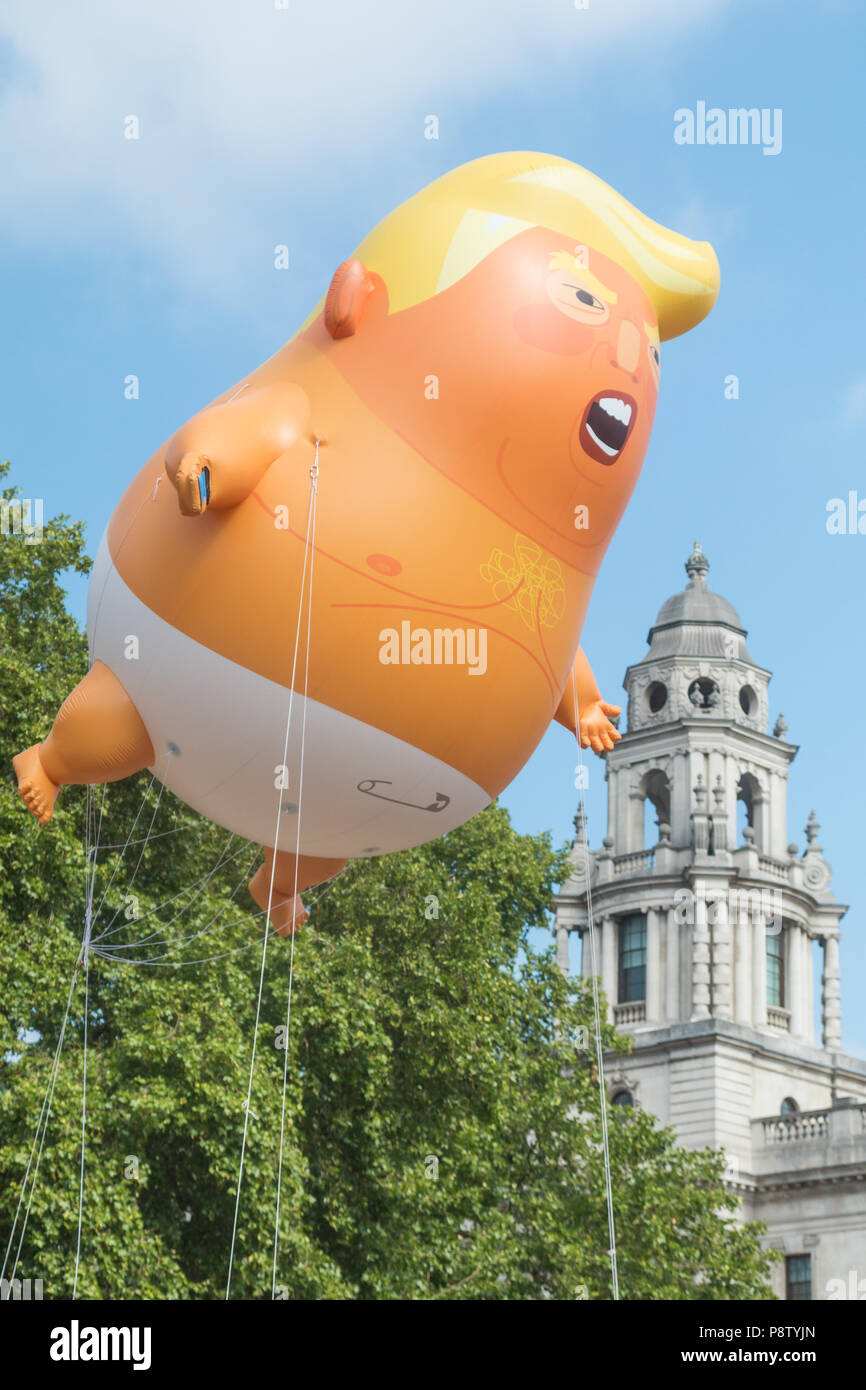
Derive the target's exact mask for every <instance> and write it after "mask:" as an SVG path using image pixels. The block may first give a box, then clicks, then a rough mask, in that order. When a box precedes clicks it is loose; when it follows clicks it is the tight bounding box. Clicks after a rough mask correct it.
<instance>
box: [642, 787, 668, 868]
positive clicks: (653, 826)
mask: <svg viewBox="0 0 866 1390" xmlns="http://www.w3.org/2000/svg"><path fill="white" fill-rule="evenodd" d="M643 794H644V833H643V843H644V848H645V849H650V848H651V847H652V846H653V845H655V844H658V840H659V832H658V827H659V826H660V825H670V823H671V787H670V782H669V781H668V779H667V776H666V775H665V773H664V772H662V770H661V768H660V767H654V768H653V769H652V770H651V771H650V772H648V773H647V774H646V776H645V777H644V779H643Z"/></svg>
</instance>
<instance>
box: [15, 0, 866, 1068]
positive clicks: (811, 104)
mask: <svg viewBox="0 0 866 1390" xmlns="http://www.w3.org/2000/svg"><path fill="white" fill-rule="evenodd" d="M864 51H866V21H864V13H863V5H862V4H861V3H853V0H852V2H851V3H849V2H848V0H833V2H831V0H825V2H824V3H820V0H819V2H818V3H812V4H809V5H791V4H790V3H781V2H780V0H704V2H703V3H691V4H688V5H687V4H684V3H683V0H607V3H603V0H589V8H588V9H586V10H578V9H576V8H575V7H574V4H573V0H572V2H571V3H570V2H569V0H558V2H557V3H552V2H551V0H539V2H538V3H536V4H533V5H531V6H530V5H526V4H518V3H512V2H510V0H506V2H504V3H503V0H499V3H495V4H494V3H492V0H474V3H473V4H471V5H466V4H465V3H462V0H460V3H458V0H440V3H439V4H437V5H436V6H435V7H426V6H425V7H421V6H409V5H406V4H400V3H397V0H380V3H378V4H377V5H376V6H374V7H372V8H371V7H362V6H356V5H352V4H349V3H347V0H335V2H333V3H324V4H319V5H316V6H306V5H303V4H302V3H301V0H289V3H288V8H287V9H285V10H280V9H277V8H276V6H274V5H273V4H271V3H268V0H260V3H259V4H258V5H250V4H249V3H242V2H241V0H211V3H209V4H207V5H205V4H200V3H191V2H190V3H181V4H177V3H171V4H169V3H166V2H165V0H149V3H148V4H147V5H146V6H142V7H129V6H117V5H116V4H112V3H110V0H89V2H87V3H83V4H80V5H78V6H75V7H67V6H61V5H59V4H57V3H55V4H53V5H49V7H48V12H47V13H46V10H45V8H44V7H42V6H37V7H34V6H33V5H32V4H30V5H28V4H26V3H21V2H20V0H10V2H9V3H7V4H6V6H5V7H4V16H3V18H2V20H0V161H2V163H0V187H2V188H3V216H2V218H0V240H2V262H0V264H2V269H0V279H2V302H3V305H4V312H3V327H4V331H3V333H2V336H0V355H2V371H0V425H2V431H0V454H2V455H3V456H4V457H7V458H9V459H11V461H12V463H13V474H14V480H15V481H16V482H17V483H18V484H19V485H20V486H21V488H22V490H23V492H24V494H25V496H31V497H42V498H43V499H44V505H45V509H46V514H52V513H55V512H60V511H62V512H67V513H69V514H70V515H72V516H74V517H83V518H84V519H85V520H86V523H87V533H88V542H89V545H90V548H91V550H93V549H95V546H96V543H97V541H98V539H99V535H100V533H101V531H102V528H103V526H104V525H105V522H106V520H107V518H108V516H109V514H110V512H111V510H112V508H113V506H114V504H115V502H116V500H117V497H118V495H119V494H120V492H121V491H122V489H123V487H124V486H125V484H126V481H127V479H128V478H129V477H130V476H131V474H132V473H133V472H134V471H136V470H137V469H138V467H139V466H140V465H141V463H142V462H143V461H144V459H145V458H147V457H148V456H149V454H150V453H151V452H152V451H153V449H154V448H155V447H156V445H157V444H158V443H159V442H160V441H161V440H163V439H164V438H166V437H167V436H168V435H169V434H170V433H171V432H172V431H173V430H174V429H175V428H176V427H177V426H178V425H179V424H180V423H181V422H182V421H183V420H184V419H185V418H186V417H187V416H189V415H190V414H192V413H193V412H194V411H195V410H197V409H198V408H199V407H200V406H201V405H202V404H204V403H205V402H206V401H207V400H209V399H210V398H211V397H213V396H215V395H216V394H218V393H219V392H221V391H222V390H224V389H225V387H226V386H227V385H228V384H230V383H231V382H233V381H235V380H236V379H237V378H239V377H240V376H241V375H243V374H244V373H245V372H246V371H248V370H249V369H250V368H251V367H253V366H254V365H256V364H257V363H259V362H260V361H262V360H263V359H264V358H266V357H268V356H270V354H271V353H272V352H273V351H274V350H275V349H276V348H277V347H278V346H279V345H280V344H282V343H283V342H284V341H285V340H286V339H287V338H289V337H290V336H291V335H292V333H293V332H294V330H295V328H296V327H297V325H298V324H299V322H300V321H301V320H302V319H303V318H304V317H305V316H306V314H307V313H308V312H309V309H310V308H311V307H312V305H313V304H314V303H315V302H316V300H317V299H318V298H319V296H320V294H321V293H322V291H323V289H324V288H325V286H326V285H327V282H328V279H329V277H330V274H331V273H332V271H333V269H334V268H335V267H336V265H337V264H338V263H339V262H340V261H341V260H343V259H344V258H345V256H346V255H347V254H348V253H349V252H350V251H351V249H352V248H353V247H354V246H355V245H356V244H357V243H358V241H359V240H360V239H361V237H362V236H363V235H364V234H365V233H366V231H367V230H368V229H369V228H370V227H371V226H372V225H374V224H375V223H376V222H377V221H378V220H379V219H380V218H381V217H382V216H383V215H384V214H385V213H386V212H388V211H389V210H390V209H391V208H392V207H394V206H395V205H396V204H397V203H399V202H400V201H402V200H403V199H404V198H405V197H407V196H409V195H410V194H412V193H414V192H415V191H417V189H418V188H420V187H422V186H423V185H424V184H425V183H427V182H429V180H430V179H432V178H434V177H436V176H437V175H438V174H440V173H442V172H444V171H445V170H446V169H448V168H450V167H453V166H454V165H456V164H459V163H462V162H463V161H464V160H467V159H471V158H474V157H475V156H477V155H481V154H486V153H490V152H492V151H495V150H504V149H534V150H539V151H545V152H549V153H554V154H558V155H563V156H565V157H566V158H569V159H572V160H574V161H575V162H577V163H579V164H583V165H585V166H586V167H588V168H589V169H591V170H592V171H593V172H594V173H597V174H599V175H600V176H601V177H602V178H604V179H606V180H607V181H608V182H609V183H611V184H612V185H613V186H614V187H615V188H617V189H618V190H619V191H620V192H622V193H623V194H625V196H626V197H628V198H629V199H630V200H631V201H632V202H634V203H635V204H636V205H637V206H638V207H639V208H641V209H642V210H643V211H645V212H647V213H648V214H649V215H651V216H652V217H654V218H656V219H657V220H659V221H661V222H663V223H665V224H667V225H670V226H673V227H675V228H676V229H677V230H679V231H682V232H685V233H687V234H689V235H692V236H696V237H700V238H707V239H708V240H711V241H712V242H713V244H714V246H715V247H716V250H717V253H718V256H719V260H720V263H721V267H722V289H721V294H720V297H719V301H718V304H717V306H716V308H715V310H714V311H713V313H712V315H711V316H710V318H709V319H708V320H707V321H706V323H704V324H703V325H702V326H701V327H700V328H699V329H698V330H696V331H695V332H694V333H692V334H690V335H688V336H687V337H686V338H683V339H681V340H677V341H674V342H672V343H670V344H668V345H666V346H665V347H664V348H663V353H662V388H661V396H660V400H659V408H658V412H657V416H656V425H655V431H654V434H653V439H652V442H651V444H650V448H649V452H648V455H647V460H646V463H645V465H644V471H643V475H642V478H641V480H640V482H639V484H638V487H637V490H636V492H635V495H634V497H633V499H632V502H631V504H630V507H629V509H628V512H627V514H626V516H625V518H624V520H623V522H622V523H621V525H620V527H619V530H618V532H617V535H616V537H615V539H614V541H613V543H612V545H611V547H610V550H609V552H608V555H607V559H606V561H605V565H604V568H603V570H602V573H601V577H600V579H599V582H598V585H597V587H596V591H595V596H594V600H593V604H592V607H591V610H590V614H589V618H588V622H587V626H586V630H585V634H584V646H585V648H586V650H587V652H588V654H589V656H590V660H591V661H592V664H593V666H594V669H595V671H596V674H597V676H598V678H599V682H600V684H601V686H602V690H603V692H604V694H605V695H606V697H607V698H610V699H614V700H617V701H618V700H619V698H620V696H621V693H622V691H621V682H622V676H623V673H624V671H625V668H626V666H627V665H628V664H629V663H630V662H632V661H635V660H638V659H640V657H641V656H642V655H643V653H644V651H645V638H646V632H647V629H648V627H649V626H650V624H651V622H652V621H653V619H654V617H655V614H656V611H657V609H658V607H659V605H660V604H661V603H662V601H663V600H664V599H665V598H666V597H667V596H668V595H669V594H670V593H672V592H674V590H676V589H678V588H681V587H682V584H683V583H684V579H685V576H684V574H683V569H682V565H683V561H684V560H685V558H686V556H687V554H688V553H689V550H690V548H691V545H692V542H693V541H694V539H695V538H696V537H698V538H699V539H700V540H701V541H702V543H703V546H704V549H705V551H706V553H707V554H708V556H709V558H710V561H711V564H712V569H711V571H710V584H711V586H712V587H713V588H715V589H717V590H718V591H719V592H721V593H723V594H724V595H725V596H726V597H727V598H729V599H730V600H731V601H732V602H733V603H734V605H735V606H736V608H737V609H738V610H739V612H740V614H741V616H742V618H743V621H744V623H745V625H746V627H747V628H748V629H749V646H750V650H751V652H752V655H753V656H754V658H755V660H756V661H758V662H759V663H760V664H761V665H763V666H766V667H769V668H770V669H771V670H772V671H773V672H774V677H773V682H772V685H771V720H774V719H775V716H776V715H777V714H778V712H779V711H780V710H782V711H784V714H785V717H786V718H787V720H788V723H789V726H790V728H789V734H788V737H789V739H790V740H791V741H792V742H794V743H798V744H800V745H801V747H800V752H799V754H798V756H797V759H796V761H795V763H794V765H793V769H792V774H791V780H790V788H789V804H790V820H789V834H790V838H791V839H792V840H796V841H798V842H799V843H800V844H801V845H802V844H803V843H804V837H803V833H802V827H803V826H804V825H805V822H806V819H807V816H808V813H809V811H810V809H811V808H812V807H813V806H814V807H815V808H816V810H817V813H818V818H819V820H820V822H821V826H822V830H821V836H820V839H821V843H822V845H823V846H824V850H825V853H826V856H827V858H828V860H829V861H830V863H831V864H832V866H833V868H834V871H835V888H836V892H837V896H838V897H839V898H840V899H841V900H842V901H844V902H848V903H850V904H851V910H850V912H849V914H848V916H847V918H846V919H845V921H844V922H843V939H842V968H843V1037H844V1042H845V1045H846V1047H848V1048H849V1049H852V1050H854V1049H856V1050H857V1051H861V1052H863V1053H864V1054H866V1021H864V1017H863V1011H862V1010H861V1009H860V1008H859V998H860V996H861V995H862V993H863V991H864V987H866V939H864V932H863V926H862V923H863V918H864V910H866V872H864V856H863V853H862V848H861V839H862V825H863V814H862V813H863V806H864V788H866V739H864V738H863V737H862V735H861V732H860V728H859V714H860V709H861V706H862V699H861V694H862V691H863V689H864V685H866V659H864V654H863V653H864V643H863V633H862V629H863V611H862V599H861V594H862V592H863V576H864V573H866V536H859V535H858V536H830V535H828V534H827V531H826V526H825V520H826V506H827V502H828V501H829V499H831V498H833V497H847V495H848V493H849V491H850V490H857V489H858V488H859V489H860V494H859V495H860V496H861V497H864V498H866V476H864V469H863V455H864V442H866V342H864V334H863V332H862V331H861V330H862V327H863V324H864V320H866V302H864V300H866V291H864V276H863V269H862V261H863V250H862V247H863V226H864V222H866V192H864V189H866V178H864V167H863V155H862V133H863V117H862V87H863V80H862V54H863V52H864ZM699 101H704V102H706V103H707V105H708V106H719V107H722V108H725V109H727V108H729V107H738V106H748V107H751V106H756V107H758V108H771V109H776V108H779V109H781V111H782V149H781V152H780V153H779V154H778V155H776V156H768V155H764V154H763V153H762V150H761V148H760V147H758V146H709V145H693V146H685V145H678V144H676V143H675V141H674V138H673V133H674V112H675V111H676V110H678V109H680V108H686V107H688V108H692V109H694V108H695V106H696V104H697V102H699ZM131 114H132V115H136V116H138V118H139V121H140V139H139V140H137V141H130V140H125V139H124V138H123V122H124V118H125V117H127V116H128V115H131ZM431 114H435V115H436V116H437V117H438V119H439V139H438V140H436V141H432V140H426V139H425V138H424V121H425V117H427V116H428V115H431ZM278 243H285V244H287V245H288V246H289V248H290V269H289V270H288V271H277V270H275V269H274V267H273V248H274V246H275V245H276V244H278ZM130 373H134V374H136V375H137V376H138V377H139V379H140V383H141V388H140V398H139V399H138V400H137V401H128V400H126V399H125V398H124V392H123V383H124V378H125V377H126V376H127V375H128V374H130ZM729 373H735V374H736V375H737V376H738V378H739V382H740V396H739V399H738V400H735V401H731V400H726V399H725V397H724V379H725V377H726V376H727V375H728V374H729ZM445 540H446V538H443V543H445ZM70 605H71V607H72V608H73V610H74V611H75V612H76V613H77V614H78V615H80V616H83V609H84V588H83V586H73V587H72V588H71V591H70ZM573 751H574V750H573V745H572V743H571V742H570V740H569V738H568V736H567V735H566V734H565V732H564V731H563V730H561V729H559V728H558V727H557V728H554V729H552V730H551V731H550V733H549V734H548V735H547V737H546V738H545V740H544V742H543V743H542V745H541V747H540V748H539V749H538V751H537V753H536V754H535V756H534V758H533V759H532V761H531V762H530V763H529V765H528V766H527V767H526V769H525V770H524V771H523V773H522V774H521V775H520V776H519V777H518V778H517V780H516V781H515V782H514V783H513V784H512V786H511V788H510V789H509V790H508V792H507V793H506V795H505V798H504V799H505V802H506V804H507V805H508V807H509V809H510V810H511V812H512V816H513V818H514V821H515V823H516V824H517V826H518V828H519V829H521V830H525V831H536V830H538V829H541V828H545V827H549V828H551V829H552V830H553V831H554V834H555V836H556V838H557V839H563V838H565V837H566V836H570V834H571V818H572V816H573V813H574V809H575V795H576V794H575V792H574V789H573V786H572V768H573V766H574V757H573ZM587 801H588V808H589V813H590V834H591V840H592V842H593V844H595V845H598V843H599V841H600V839H601V835H602V834H603V828H604V815H603V808H604V787H603V779H602V776H601V764H600V763H598V762H597V761H595V762H594V764H593V778H592V782H591V786H590V790H589V793H588V797H587Z"/></svg>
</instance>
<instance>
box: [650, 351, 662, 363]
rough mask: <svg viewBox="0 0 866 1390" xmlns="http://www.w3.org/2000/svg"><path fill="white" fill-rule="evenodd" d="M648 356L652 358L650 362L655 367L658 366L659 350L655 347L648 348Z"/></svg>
mask: <svg viewBox="0 0 866 1390" xmlns="http://www.w3.org/2000/svg"><path fill="white" fill-rule="evenodd" d="M650 356H651V357H652V360H653V361H654V362H655V364H656V366H658V365H659V362H660V361H661V359H660V357H659V350H658V348H657V347H651V348H650Z"/></svg>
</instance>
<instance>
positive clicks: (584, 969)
mask: <svg viewBox="0 0 866 1390" xmlns="http://www.w3.org/2000/svg"><path fill="white" fill-rule="evenodd" d="M597 947H598V938H597V937H596V948H597ZM591 955H592V953H591V951H590V949H589V927H586V928H585V929H584V930H583V931H582V932H581V934H580V973H581V975H582V976H583V978H584V979H585V980H591V979H592V960H591ZM597 972H598V966H596V973H597Z"/></svg>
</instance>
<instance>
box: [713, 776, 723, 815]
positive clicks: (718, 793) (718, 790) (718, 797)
mask: <svg viewBox="0 0 866 1390" xmlns="http://www.w3.org/2000/svg"><path fill="white" fill-rule="evenodd" d="M713 800H714V801H715V803H716V811H717V812H720V811H722V810H723V809H724V804H725V788H724V786H723V785H722V774H721V773H719V775H718V777H717V778H716V785H715V786H714V787H713Z"/></svg>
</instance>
